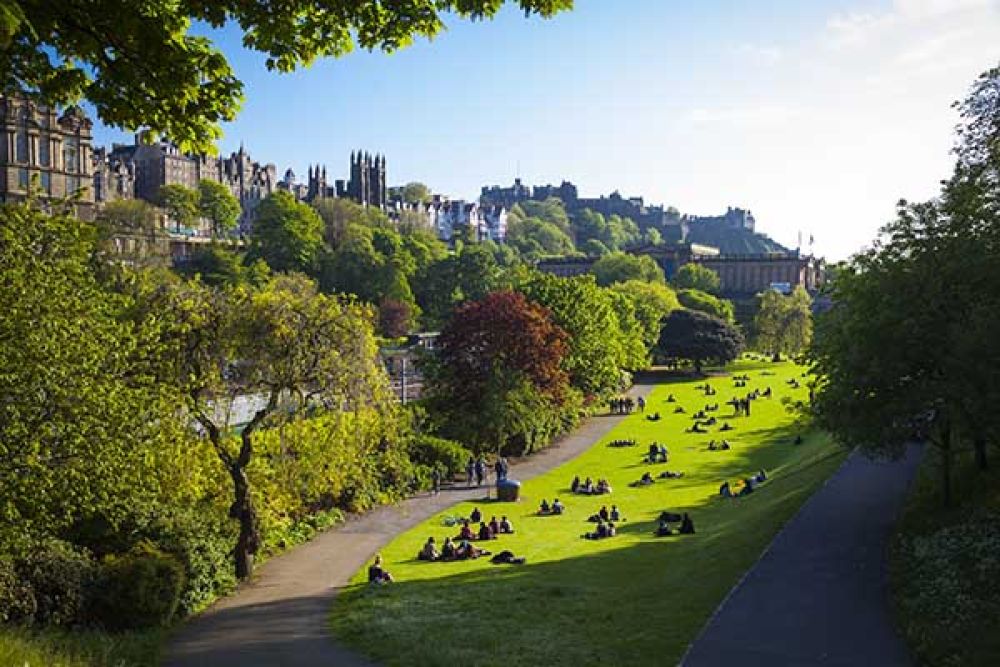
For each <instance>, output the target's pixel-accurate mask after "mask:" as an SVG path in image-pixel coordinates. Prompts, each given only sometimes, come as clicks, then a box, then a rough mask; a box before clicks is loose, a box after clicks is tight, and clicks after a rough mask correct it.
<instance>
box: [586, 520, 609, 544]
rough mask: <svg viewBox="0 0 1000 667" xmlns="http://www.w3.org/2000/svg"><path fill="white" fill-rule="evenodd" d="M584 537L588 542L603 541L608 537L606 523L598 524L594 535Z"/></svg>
mask: <svg viewBox="0 0 1000 667" xmlns="http://www.w3.org/2000/svg"><path fill="white" fill-rule="evenodd" d="M583 537H584V538H586V539H588V540H603V539H604V538H605V537H608V527H607V526H606V525H604V523H603V522H602V523H599V524H597V528H595V529H594V532H592V533H584V534H583Z"/></svg>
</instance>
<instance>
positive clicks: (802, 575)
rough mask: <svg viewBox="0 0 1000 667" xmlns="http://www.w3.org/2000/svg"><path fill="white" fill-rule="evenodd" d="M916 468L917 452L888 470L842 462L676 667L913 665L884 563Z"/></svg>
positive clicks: (859, 459) (857, 459) (854, 459)
mask: <svg viewBox="0 0 1000 667" xmlns="http://www.w3.org/2000/svg"><path fill="white" fill-rule="evenodd" d="M919 460H920V449H919V448H918V447H916V446H912V447H911V448H910V449H909V450H908V451H907V455H906V457H905V458H904V459H903V460H901V461H898V462H895V463H885V462H874V461H869V460H868V459H866V458H864V457H863V456H861V455H860V454H858V453H857V452H855V453H853V454H852V455H851V456H850V457H848V459H847V460H846V461H845V462H844V465H843V466H842V467H841V468H840V470H839V471H838V472H837V473H836V474H835V475H834V476H833V477H831V478H830V480H829V481H828V482H827V483H826V484H825V485H824V486H823V487H822V488H821V489H820V490H819V491H817V492H816V494H815V495H814V496H813V497H812V498H811V499H810V500H809V501H808V502H807V503H806V504H805V505H803V507H802V509H801V510H800V511H799V513H798V514H797V515H796V516H795V518H794V519H792V521H791V522H790V523H789V524H788V525H787V526H786V527H785V528H784V530H783V531H782V532H781V533H779V535H778V536H777V537H776V538H775V539H774V541H773V542H772V543H771V546H770V547H769V548H768V550H767V551H766V552H765V554H764V555H763V556H762V557H761V559H760V560H759V561H758V562H757V564H756V565H755V566H754V567H753V568H752V569H751V570H750V571H749V572H748V573H747V574H746V575H745V576H744V578H743V580H742V581H740V583H739V584H737V585H736V587H735V588H734V589H733V590H732V591H731V592H730V593H729V596H728V597H727V598H726V599H725V600H723V602H722V604H721V605H720V606H719V608H718V609H717V610H716V612H715V614H714V616H713V617H712V618H711V619H710V620H709V622H708V624H707V625H706V626H705V628H704V629H703V630H702V633H701V635H700V636H699V637H698V638H697V639H696V640H695V642H694V644H693V645H692V646H691V648H690V649H689V650H688V653H687V655H686V656H685V657H684V659H683V661H682V663H681V664H683V665H686V666H687V667H702V666H705V667H709V666H714V665H739V666H740V667H755V666H756V665H767V666H768V667H782V666H784V665H834V666H838V667H839V666H841V665H842V666H844V667H847V666H848V665H850V666H855V665H878V666H879V667H905V666H909V665H912V664H913V661H912V660H911V658H910V655H909V653H908V651H907V649H906V646H905V645H904V644H903V641H902V640H901V639H900V638H899V636H898V635H897V634H896V631H895V629H894V627H893V623H892V616H891V613H890V609H889V600H888V598H889V591H888V581H887V573H886V559H885V556H886V549H887V547H888V541H889V537H890V535H891V534H892V529H893V525H894V523H895V520H896V518H897V516H898V514H899V512H900V510H901V508H902V505H903V501H904V499H905V496H906V491H907V489H908V488H909V486H910V482H911V481H912V479H913V476H914V473H915V471H916V468H917V465H918V463H919ZM710 567H711V564H710V563H706V568H710ZM706 576H709V572H706Z"/></svg>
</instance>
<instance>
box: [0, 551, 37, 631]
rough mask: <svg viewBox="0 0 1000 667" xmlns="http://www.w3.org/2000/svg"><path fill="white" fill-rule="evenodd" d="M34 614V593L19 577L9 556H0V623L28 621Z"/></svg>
mask: <svg viewBox="0 0 1000 667" xmlns="http://www.w3.org/2000/svg"><path fill="white" fill-rule="evenodd" d="M34 616H35V593H34V591H32V590H31V585H30V584H29V583H28V582H27V581H25V580H24V579H23V578H21V577H20V576H19V575H18V573H17V568H15V567H14V561H13V560H12V559H10V558H0V623H14V622H30V621H31V620H32V619H33V618H34Z"/></svg>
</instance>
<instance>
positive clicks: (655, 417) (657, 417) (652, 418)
mask: <svg viewBox="0 0 1000 667" xmlns="http://www.w3.org/2000/svg"><path fill="white" fill-rule="evenodd" d="M660 419H661V417H660V413H659V412H654V413H653V414H651V415H646V421H651V422H658V421H660Z"/></svg>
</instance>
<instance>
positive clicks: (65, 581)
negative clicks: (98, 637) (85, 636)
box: [16, 539, 95, 625]
mask: <svg viewBox="0 0 1000 667" xmlns="http://www.w3.org/2000/svg"><path fill="white" fill-rule="evenodd" d="M16 568H17V573H18V575H19V576H20V577H21V578H22V579H23V580H24V582H25V583H26V584H27V585H28V586H30V588H31V592H32V595H33V597H34V607H35V614H34V620H35V621H36V622H37V623H41V624H46V625H75V624H78V623H80V622H82V621H84V620H85V619H84V611H85V609H86V596H87V592H88V591H89V590H90V585H91V582H92V581H93V578H94V573H95V568H94V563H93V561H92V560H91V558H90V556H89V555H88V554H86V553H85V552H84V551H83V550H81V549H78V548H77V547H74V546H73V545H71V544H69V543H67V542H63V541H61V540H56V539H47V540H42V541H39V542H36V543H34V544H33V545H31V547H30V548H29V549H28V550H27V551H26V553H24V555H23V556H22V557H21V558H20V559H19V560H18V562H17V564H16Z"/></svg>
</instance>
